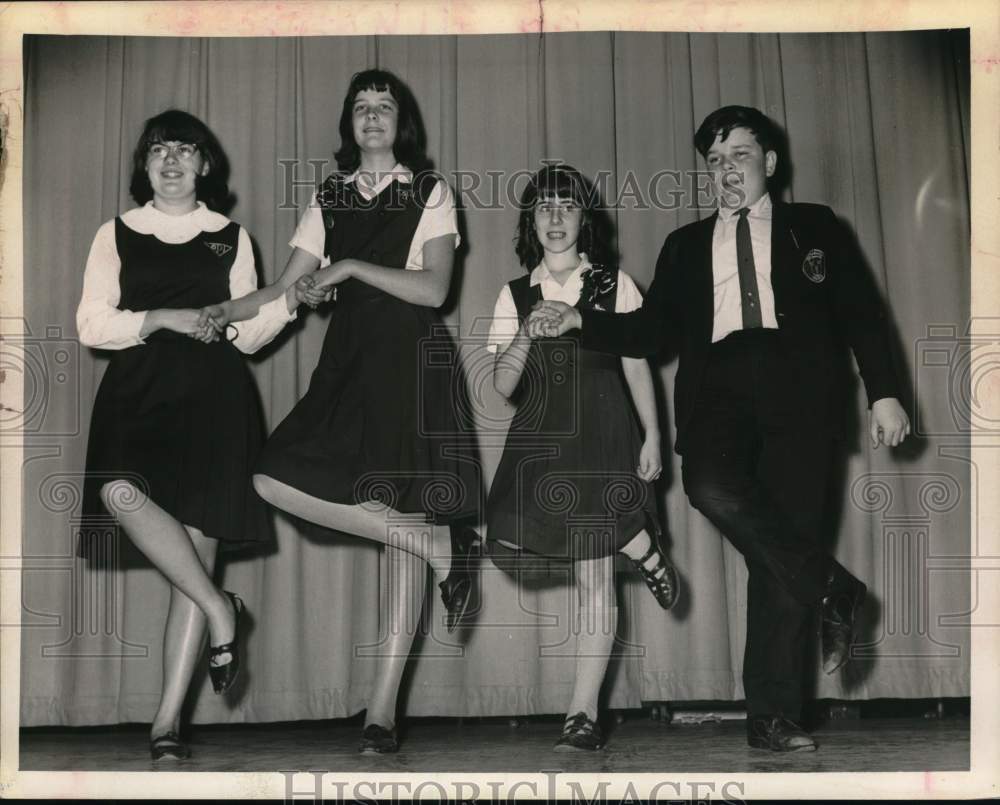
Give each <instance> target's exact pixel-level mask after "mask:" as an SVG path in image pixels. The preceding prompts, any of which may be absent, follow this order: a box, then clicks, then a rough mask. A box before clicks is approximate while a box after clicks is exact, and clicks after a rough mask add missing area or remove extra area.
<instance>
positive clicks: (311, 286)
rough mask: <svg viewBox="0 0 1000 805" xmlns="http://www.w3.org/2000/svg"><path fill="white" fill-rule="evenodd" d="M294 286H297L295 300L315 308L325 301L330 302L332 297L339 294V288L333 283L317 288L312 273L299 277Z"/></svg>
mask: <svg viewBox="0 0 1000 805" xmlns="http://www.w3.org/2000/svg"><path fill="white" fill-rule="evenodd" d="M317 273H318V272H317ZM293 287H294V288H295V301H296V302H298V303H299V304H300V305H303V304H304V305H309V307H311V308H312V309H313V310H315V309H316V308H317V307H318V306H319V305H321V304H322V303H323V302H329V301H330V299H335V298H336V296H337V288H336V287H335V286H333V285H328V286H326V287H325V288H317V287H316V280H315V279H314V278H313V275H312V274H304V275H303V276H301V277H299V278H298V280H297V281H296V282H295V285H294V286H293Z"/></svg>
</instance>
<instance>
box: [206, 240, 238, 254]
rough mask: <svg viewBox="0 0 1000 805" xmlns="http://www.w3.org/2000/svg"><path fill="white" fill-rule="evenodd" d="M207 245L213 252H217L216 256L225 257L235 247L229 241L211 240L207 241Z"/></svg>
mask: <svg viewBox="0 0 1000 805" xmlns="http://www.w3.org/2000/svg"><path fill="white" fill-rule="evenodd" d="M205 245H206V246H208V248H210V249H211V250H212V251H213V252H215V256H216V257H225V256H226V255H227V254H229V253H230V252H231V251H232V250H233V247H232V246H230V245H229V244H228V243H213V242H211V241H207V240H206V241H205Z"/></svg>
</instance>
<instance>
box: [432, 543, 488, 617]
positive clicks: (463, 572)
mask: <svg viewBox="0 0 1000 805" xmlns="http://www.w3.org/2000/svg"><path fill="white" fill-rule="evenodd" d="M478 542H479V534H477V533H476V532H475V531H474V530H473V529H471V528H469V527H468V526H460V525H452V526H451V570H450V571H449V572H448V578H446V579H445V580H444V581H442V582H441V584H439V585H438V586H439V587H440V588H441V601H442V602H443V603H444V608H445V609H446V610H447V612H448V634H451V633H452V632H454V631H455V630H456V629H457V628H458V625H459V623H461V621H462V618H463V617H464V616H465V612H466V610H467V609H468V608H469V604H470V602H471V601H472V597H473V593H474V592H475V583H476V579H475V573H474V572H473V556H472V549H473V548H474V547H475V546H476V544H477V543H478Z"/></svg>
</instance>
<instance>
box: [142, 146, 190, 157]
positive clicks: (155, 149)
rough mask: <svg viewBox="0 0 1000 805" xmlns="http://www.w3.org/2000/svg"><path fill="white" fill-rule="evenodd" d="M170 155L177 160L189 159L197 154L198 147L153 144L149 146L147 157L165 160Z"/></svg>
mask: <svg viewBox="0 0 1000 805" xmlns="http://www.w3.org/2000/svg"><path fill="white" fill-rule="evenodd" d="M170 153H174V154H176V156H177V158H178V159H191V157H193V156H194V155H195V154H197V153H198V146H197V145H194V144H193V143H176V144H175V145H170V144H169V143H153V144H152V145H151V146H149V155H150V156H151V157H155V158H156V159H166V158H167V155H168V154H170Z"/></svg>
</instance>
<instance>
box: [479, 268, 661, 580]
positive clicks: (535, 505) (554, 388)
mask: <svg viewBox="0 0 1000 805" xmlns="http://www.w3.org/2000/svg"><path fill="white" fill-rule="evenodd" d="M599 270H600V271H601V273H602V274H603V275H604V276H605V277H606V278H610V279H609V280H608V281H607V282H606V283H605V284H604V285H605V288H604V290H603V291H601V292H595V294H594V296H593V298H592V299H589V300H588V301H584V300H583V298H582V297H583V296H584V294H581V302H580V303H578V304H579V305H580V306H589V307H594V306H598V305H599V306H600V308H601V309H604V310H614V306H615V297H616V293H617V274H618V272H617V271H616V270H609V269H599ZM530 279H531V278H530V275H526V276H523V277H519V278H518V279H516V280H513V281H512V282H511V283H510V290H511V295H512V296H513V298H514V304H515V305H516V307H517V315H518V319H519V320H520V321H522V322H523V321H524V319H525V318H526V317H527V316H528V314H529V313H530V312H531V307H532V305H534V304H535V303H536V302H538V301H539V300H540V299H541V298H542V288H541V285H540V284H539V285H535V286H532V285H531V284H530ZM612 280H613V281H612ZM607 286H610V290H608V289H607ZM578 336H579V332H578V331H573V332H571V333H568V334H567V335H565V336H562V337H560V338H558V339H537V340H534V341H532V343H531V347H530V350H529V353H528V359H527V361H526V363H525V368H524V372H523V374H522V375H521V381H520V383H519V386H518V388H517V390H516V392H515V395H514V402H515V403H516V405H517V411H516V413H515V414H514V417H513V419H512V420H511V424H510V429H509V431H508V433H507V441H506V443H505V445H504V451H503V455H502V457H501V459H500V465H499V466H498V467H497V472H496V476H495V477H494V479H493V484H492V485H491V487H490V493H489V498H488V502H487V507H486V512H487V530H486V537H487V542H486V545H485V548H484V551H485V552H486V553H487V554H488V555H489V557H490V559H492V561H493V563H494V564H495V565H496V566H497V567H499V568H500V569H501V570H504V571H506V572H508V573H510V574H511V575H514V576H518V577H521V578H526V579H533V578H538V579H543V578H546V577H550V578H558V579H563V580H564V579H565V578H566V574H567V564H568V563H570V562H573V561H576V560H579V559H593V558H597V557H601V556H607V555H609V554H612V553H614V552H616V551H617V550H619V549H620V548H621V547H622V546H623V545H625V544H626V543H628V542H629V541H630V540H631V539H632V538H633V537H634V536H635V535H636V534H638V533H639V532H640V531H641V530H642V529H643V528H649V529H650V534H651V536H654V537H655V535H656V533H657V532H658V529H659V526H658V525H657V520H656V508H655V501H654V497H653V494H652V487H651V485H650V484H648V483H646V482H645V481H642V480H641V479H640V478H639V477H638V475H637V473H636V470H637V467H638V465H639V450H640V448H641V447H642V437H641V436H640V433H639V428H638V425H637V423H636V417H635V414H634V412H633V408H632V402H631V400H630V398H629V395H628V390H627V388H626V385H625V379H624V376H623V375H622V370H621V359H620V358H618V357H615V356H613V355H609V354H607V353H603V352H593V351H590V350H586V349H583V348H582V347H581V346H580V341H579V337H578ZM504 543H507V544H504ZM510 546H517V547H516V548H513V547H510Z"/></svg>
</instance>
